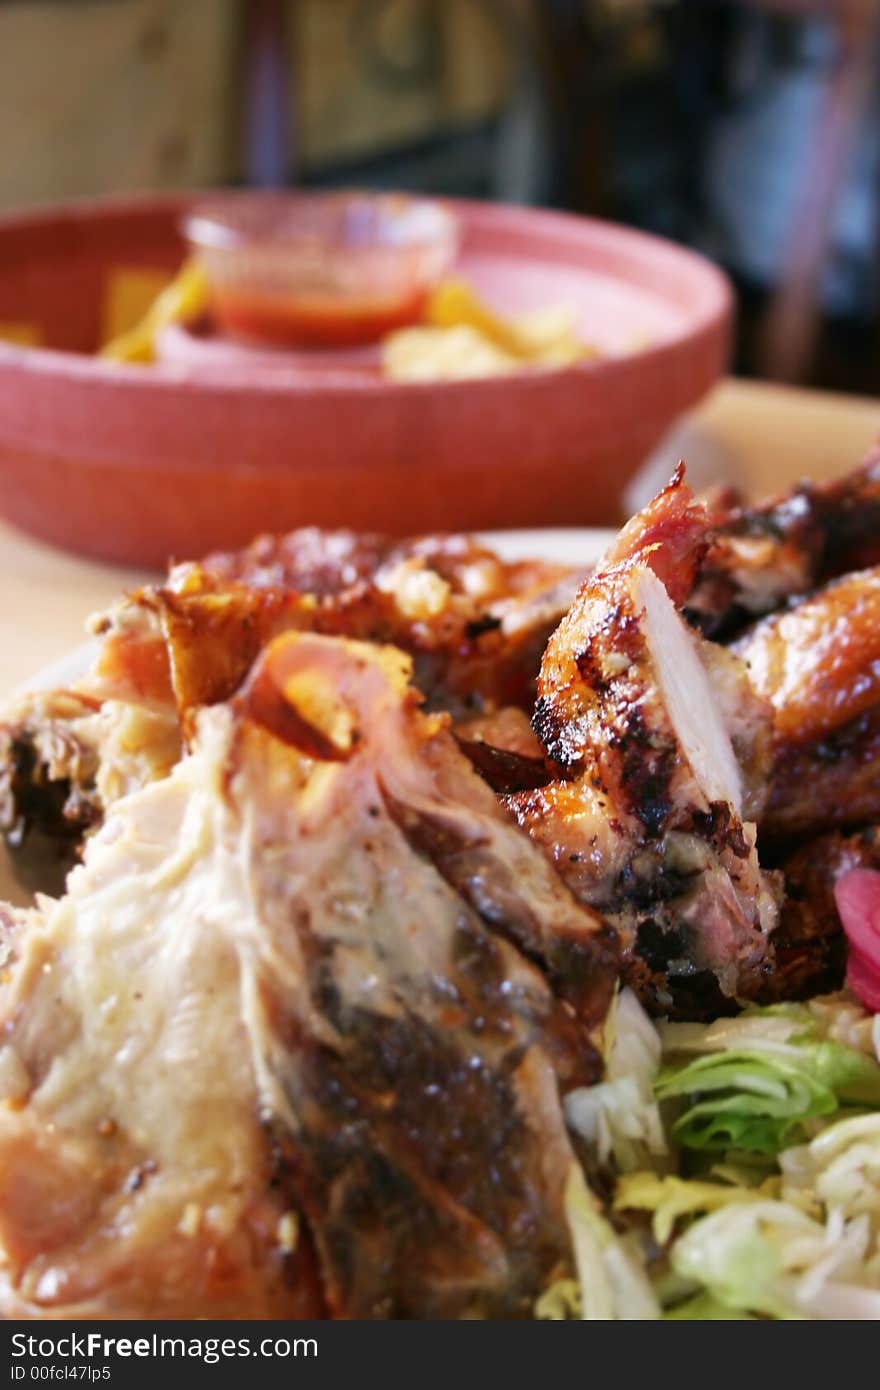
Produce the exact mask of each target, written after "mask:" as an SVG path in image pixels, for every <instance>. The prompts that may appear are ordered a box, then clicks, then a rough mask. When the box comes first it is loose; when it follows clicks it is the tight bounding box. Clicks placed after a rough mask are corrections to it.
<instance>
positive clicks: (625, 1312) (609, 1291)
mask: <svg viewBox="0 0 880 1390" xmlns="http://www.w3.org/2000/svg"><path fill="white" fill-rule="evenodd" d="M565 1214H566V1218H567V1220H568V1226H569V1231H570V1232H571V1243H572V1248H573V1250H574V1258H575V1266H576V1268H577V1275H578V1284H579V1286H580V1308H581V1317H582V1318H583V1319H584V1320H585V1321H588V1322H596V1321H603V1322H604V1321H609V1320H621V1321H632V1320H644V1319H656V1318H659V1317H660V1305H659V1303H658V1302H657V1299H656V1296H655V1294H654V1292H653V1289H652V1288H651V1283H650V1280H649V1279H648V1276H647V1274H646V1272H645V1267H644V1263H643V1261H642V1259H641V1257H640V1255H639V1253H638V1251H637V1249H636V1248H635V1246H634V1245H632V1244H628V1243H626V1242H625V1241H624V1240H622V1239H621V1238H620V1237H619V1236H618V1235H617V1232H616V1231H615V1230H614V1227H613V1226H612V1225H611V1223H610V1222H609V1221H607V1220H606V1219H605V1217H604V1216H603V1215H602V1208H601V1205H600V1203H599V1201H598V1199H597V1198H596V1197H595V1196H594V1195H593V1193H592V1192H591V1191H590V1189H589V1187H588V1186H587V1183H586V1179H585V1178H584V1175H583V1172H582V1171H581V1168H580V1166H579V1165H578V1164H572V1167H571V1170H570V1172H569V1175H568V1181H567V1183H566V1188H565Z"/></svg>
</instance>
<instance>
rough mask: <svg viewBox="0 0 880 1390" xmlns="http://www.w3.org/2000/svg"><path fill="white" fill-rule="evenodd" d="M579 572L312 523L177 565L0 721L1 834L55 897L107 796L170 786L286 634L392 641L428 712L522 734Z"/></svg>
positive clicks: (106, 620) (103, 623) (477, 549)
mask: <svg viewBox="0 0 880 1390" xmlns="http://www.w3.org/2000/svg"><path fill="white" fill-rule="evenodd" d="M581 573H582V572H578V573H577V574H574V573H573V572H572V571H571V570H570V569H568V568H566V567H565V566H559V565H548V564H543V563H541V562H538V561H535V562H519V563H511V564H509V563H505V562H503V561H501V560H500V559H499V558H498V557H497V556H496V555H495V554H494V553H493V552H492V551H491V550H489V549H487V548H486V547H485V546H481V545H479V544H478V543H477V542H476V541H474V540H472V539H470V538H468V537H464V536H450V537H425V538H422V539H418V540H414V541H408V542H400V541H390V540H387V539H386V538H384V537H381V536H357V535H354V534H353V533H351V532H346V531H339V532H332V531H318V530H315V529H313V528H312V529H306V530H303V531H295V532H293V533H291V534H290V535H289V536H286V537H283V538H280V539H277V540H273V539H270V538H268V537H265V538H263V539H261V540H259V541H257V542H255V543H254V545H253V546H251V547H250V548H249V549H248V550H246V551H243V552H240V553H233V554H227V555H214V556H210V557H208V559H207V560H206V561H205V562H204V563H203V564H201V565H195V564H187V565H180V566H178V567H177V568H176V569H174V570H173V571H172V573H171V575H170V577H169V580H168V583H167V584H166V585H163V586H157V587H153V588H146V589H143V590H141V591H139V592H137V593H135V594H133V595H131V596H130V597H128V598H126V599H124V600H123V601H122V602H121V603H119V604H118V605H117V606H116V607H115V608H114V609H112V610H111V611H110V612H109V613H107V614H104V615H101V616H100V617H98V618H96V619H95V620H93V623H92V628H93V631H94V633H95V634H96V636H97V637H98V639H99V642H100V646H99V650H98V654H97V657H96V659H95V662H94V664H93V666H92V668H91V670H90V671H89V672H88V674H87V675H86V676H85V678H84V679H83V680H82V681H81V682H80V684H79V685H78V686H77V689H76V690H75V691H70V692H59V693H57V694H55V695H52V696H46V695H45V694H43V693H40V694H36V695H33V696H27V697H23V698H22V699H20V700H18V701H17V702H15V704H14V705H12V706H11V707H10V708H9V709H8V710H7V711H6V712H5V714H4V716H3V719H2V721H0V832H2V833H3V834H4V835H5V838H6V841H7V844H8V845H9V847H10V849H11V850H12V851H13V854H14V856H15V860H16V864H17V867H18V872H19V874H20V876H21V877H22V878H24V879H26V880H27V882H28V883H29V885H31V886H33V887H35V888H40V889H42V890H44V891H51V892H58V891H60V889H61V887H62V885H63V881H64V876H65V874H66V873H67V871H68V869H69V868H70V867H71V865H72V863H74V862H75V861H76V857H77V855H78V853H79V851H80V849H81V845H82V839H83V836H84V834H85V833H86V832H87V831H88V830H89V829H91V828H92V827H93V826H94V825H96V824H97V823H99V822H100V819H101V817H102V815H103V813H104V810H105V809H106V807H107V806H109V804H110V802H111V800H112V799H114V798H115V796H117V795H119V794H120V793H121V792H122V791H123V790H125V791H127V790H132V789H133V788H134V787H135V786H137V785H144V784H145V783H146V782H147V781H150V780H152V778H153V777H154V776H164V775H165V774H166V773H167V771H168V770H169V768H170V767H171V766H173V764H174V762H175V761H176V760H177V758H178V757H179V756H180V752H181V747H182V739H183V738H184V737H185V736H186V733H187V724H188V717H189V714H190V712H191V711H194V710H196V709H199V708H201V707H202V706H203V705H206V704H215V703H219V702H222V701H224V700H226V699H228V698H229V697H230V696H231V695H232V694H233V693H234V692H235V691H236V690H237V688H238V687H239V685H240V684H241V682H242V681H243V680H244V679H245V677H246V675H247V673H248V671H249V670H250V668H251V666H252V664H253V662H254V661H255V660H256V658H257V656H258V654H259V652H260V651H261V650H262V649H263V647H264V646H265V645H266V644H267V643H268V642H269V641H270V640H271V639H272V637H274V636H276V635H278V634H279V633H281V632H285V631H289V630H291V629H295V630H308V631H316V632H321V633H325V634H328V635H334V636H347V637H355V638H359V639H361V640H364V641H371V642H393V643H394V644H395V645H396V646H398V647H400V648H401V649H402V650H404V651H407V652H409V653H411V655H412V656H413V659H414V663H415V679H416V682H417V684H418V685H419V688H420V689H421V690H422V691H423V693H424V694H425V697H426V699H427V700H428V703H429V705H430V707H431V708H435V709H448V710H450V711H452V712H453V713H454V714H455V716H456V717H457V718H458V719H459V720H461V721H464V722H468V721H473V720H474V719H483V720H493V719H497V718H498V716H499V714H500V718H501V724H500V725H497V724H496V728H499V729H500V728H501V726H502V725H505V721H506V724H507V725H508V726H510V725H512V724H513V723H514V722H515V721H516V716H517V713H519V716H520V720H521V722H523V723H525V724H527V722H528V714H527V713H525V711H528V712H530V711H531V706H532V703H533V699H534V681H535V676H536V674H537V670H538V665H539V663H540V658H541V652H542V651H543V648H544V644H545V642H546V639H547V637H548V636H549V633H550V632H551V631H552V629H553V627H554V625H555V623H556V622H558V620H559V618H560V617H561V616H562V614H563V613H564V611H565V609H566V607H567V605H568V603H569V601H570V599H571V597H572V595H573V593H574V590H575V588H576V587H577V581H578V579H579V577H580V575H581ZM464 737H465V740H466V742H467V743H468V744H471V743H473V742H474V741H475V740H477V739H478V740H479V742H480V743H481V744H482V743H484V742H485V739H484V737H483V736H482V735H480V734H473V733H467V732H466V733H465V735H464ZM521 737H522V736H521Z"/></svg>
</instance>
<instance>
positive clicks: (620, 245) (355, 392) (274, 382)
mask: <svg viewBox="0 0 880 1390" xmlns="http://www.w3.org/2000/svg"><path fill="white" fill-rule="evenodd" d="M291 191H293V192H295V191H296V190H291ZM303 192H304V193H308V192H309V190H303ZM221 194H222V196H224V197H225V196H233V197H234V196H235V195H236V194H235V190H232V191H230V190H212V189H202V190H189V191H186V192H179V191H178V192H174V193H163V194H154V193H151V194H137V195H127V196H119V195H113V196H112V197H100V198H87V199H77V200H74V201H66V202H63V203H53V204H42V205H39V206H37V207H29V208H24V209H18V210H17V211H15V212H11V213H10V212H6V213H3V214H0V234H2V232H3V231H4V230H6V229H8V228H9V229H11V228H15V227H19V226H21V227H25V228H26V227H28V226H32V225H33V224H34V223H38V222H45V223H49V224H51V223H53V222H56V221H58V220H59V219H65V218H67V219H70V220H71V221H74V222H75V221H78V220H80V219H81V220H83V221H85V220H89V219H91V218H93V217H94V216H95V215H96V214H100V213H102V212H106V213H109V214H113V213H115V214H117V215H119V216H124V215H125V214H127V213H128V214H132V215H137V214H138V213H141V214H149V213H155V214H160V213H162V212H164V211H167V212H169V213H172V212H176V213H178V214H179V215H180V216H183V215H184V214H185V213H186V212H187V210H188V209H189V208H191V207H192V206H193V205H194V204H195V202H196V201H209V200H210V199H211V198H212V197H213V196H215V195H217V196H220V195H221ZM240 196H242V197H244V196H247V197H252V196H253V190H251V189H247V190H241V194H240ZM442 201H443V203H444V204H445V206H447V207H448V208H450V209H451V210H452V211H453V212H456V213H458V214H459V216H460V217H461V219H462V231H463V235H464V236H466V235H467V232H468V227H469V226H475V227H478V226H480V224H481V223H482V225H483V226H488V227H489V228H491V227H492V226H493V225H494V226H496V227H500V228H501V229H502V230H503V229H504V228H505V227H506V226H508V225H509V224H510V223H512V222H513V223H522V222H523V221H524V220H526V219H528V222H529V224H530V228H531V229H533V230H534V231H535V233H537V234H541V233H543V234H545V235H549V236H550V237H553V236H555V237H556V238H557V239H558V240H559V241H561V242H563V243H564V242H565V241H566V239H567V240H568V241H569V243H571V242H576V241H577V239H578V236H579V234H581V235H583V234H588V235H589V236H590V237H591V239H592V245H593V246H597V245H598V246H603V247H605V248H608V249H609V250H614V251H615V252H617V253H620V252H621V251H624V252H628V253H629V254H630V255H631V256H632V257H633V258H634V260H635V261H638V260H640V259H641V260H646V259H649V258H650V259H651V260H653V261H654V262H656V260H657V258H658V257H660V258H661V259H665V260H666V261H667V263H668V264H669V266H670V267H674V268H676V269H677V270H678V271H679V272H682V271H684V272H685V274H686V276H687V277H689V278H690V280H691V283H692V285H693V286H694V288H695V289H699V290H700V292H701V297H702V299H703V301H704V302H703V303H702V305H701V307H700V309H699V310H697V311H695V312H694V314H693V316H692V318H691V319H690V320H689V322H688V324H686V325H685V326H683V327H682V328H681V329H680V330H679V331H678V332H674V333H672V334H671V335H669V336H665V337H663V338H662V339H661V340H660V341H659V342H657V343H651V344H649V345H647V346H646V347H644V348H641V349H639V350H637V351H635V352H632V353H629V354H627V355H626V356H610V357H603V358H599V359H598V360H593V361H587V362H583V363H574V364H572V365H570V366H565V367H547V368H538V369H533V370H529V371H526V372H520V373H517V374H515V375H513V376H507V377H482V378H480V377H477V378H472V379H467V380H464V381H450V382H445V381H444V382H433V381H424V382H423V381H414V382H413V381H388V380H387V379H386V378H383V377H381V376H369V375H367V374H366V373H365V374H364V375H363V376H357V375H355V374H354V373H352V372H350V371H348V372H344V371H338V372H334V371H333V370H332V369H327V370H326V371H324V370H322V371H320V372H319V371H309V372H296V370H295V369H292V368H291V367H290V366H286V367H281V366H279V368H278V370H277V372H273V371H271V370H266V371H265V372H264V371H262V370H261V371H260V372H259V373H255V374H254V375H253V376H252V377H251V376H248V377H247V378H244V377H242V376H241V375H240V374H239V373H238V372H237V371H236V370H235V369H230V372H229V375H227V374H226V373H225V372H223V371H222V370H221V369H219V368H218V369H216V370H212V371H211V373H210V375H207V374H206V375H205V376H201V375H197V374H194V373H192V372H189V371H187V370H186V369H184V368H181V367H178V366H173V365H170V364H168V363H152V364H139V363H123V362H111V361H108V360H106V359H103V358H100V357H96V356H89V355H87V354H81V353H76V352H67V351H62V350H60V349H58V348H42V347H27V346H23V345H21V344H17V343H3V342H0V368H12V369H15V368H19V369H26V370H27V372H28V375H29V376H30V377H31V379H33V377H34V376H35V375H37V374H38V373H45V374H47V375H50V376H58V375H61V376H63V377H64V378H65V379H67V380H71V379H75V380H78V381H79V382H80V383H81V384H82V385H83V386H87V385H88V386H92V387H94V388H95V389H98V388H100V387H106V386H113V387H119V386H120V385H121V384H125V385H126V386H127V387H129V388H131V390H132V391H133V392H140V391H147V392H149V391H156V390H161V389H163V388H166V387H173V388H174V390H175V391H177V392H180V391H184V392H185V393H187V394H202V393H207V394H213V393H215V392H217V391H222V392H223V393H224V394H226V395H231V396H241V397H243V398H251V399H252V398H254V397H261V396H272V397H275V396H279V397H280V396H287V397H295V396H296V397H299V396H310V397H312V396H315V395H322V394H328V395H335V396H337V397H338V396H340V395H344V396H349V397H352V398H355V397H361V396H367V397H375V396H377V395H381V396H382V397H383V398H384V399H386V400H388V399H392V398H397V397H400V398H404V397H405V398H407V399H412V398H413V397H417V396H418V395H420V394H421V395H437V394H438V393H441V392H442V393H453V392H454V393H455V394H456V395H458V394H459V393H462V392H466V393H467V394H468V395H469V396H472V397H473V398H475V399H476V398H479V396H480V395H486V396H493V395H497V393H498V391H499V387H500V388H501V389H509V388H510V387H511V385H514V386H515V389H516V390H517V391H522V390H528V389H530V387H534V386H535V385H537V384H538V383H541V384H542V385H545V386H546V384H547V383H548V382H549V381H557V380H558V381H559V382H560V384H562V383H565V382H572V381H578V380H580V381H584V382H585V381H587V380H591V381H596V380H601V379H602V378H603V377H609V376H615V377H617V378H620V377H622V376H624V375H634V376H635V375H637V374H638V373H639V372H641V371H642V370H644V369H650V368H651V367H653V366H655V365H656V364H657V363H659V362H660V361H661V360H662V359H663V358H664V357H669V356H675V355H676V354H677V353H679V352H682V351H683V350H686V349H689V348H692V346H693V344H694V342H695V341H697V340H699V339H700V338H701V337H702V336H704V335H706V334H713V333H715V332H717V331H719V330H722V331H725V330H726V329H727V327H728V325H729V323H730V322H731V321H732V316H733V311H734V296H733V289H732V286H731V283H730V281H729V279H728V277H727V276H726V275H725V273H724V272H723V271H722V270H721V269H720V268H719V267H718V266H716V265H714V264H713V263H712V262H711V261H710V260H708V258H706V257H705V256H702V255H700V254H699V253H698V252H696V251H692V250H690V249H689V248H687V247H683V246H679V245H678V244H677V243H675V242H672V241H669V240H667V239H666V238H664V237H659V236H655V235H653V234H652V233H649V232H642V231H637V230H635V229H633V228H631V227H626V226H623V225H621V224H619V223H616V222H609V221H605V220H603V219H600V218H595V217H585V216H581V215H580V214H575V213H569V212H559V211H557V210H555V209H548V208H533V207H523V206H520V205H518V204H507V203H490V202H484V201H480V200H477V199H467V198H446V199H443V200H442Z"/></svg>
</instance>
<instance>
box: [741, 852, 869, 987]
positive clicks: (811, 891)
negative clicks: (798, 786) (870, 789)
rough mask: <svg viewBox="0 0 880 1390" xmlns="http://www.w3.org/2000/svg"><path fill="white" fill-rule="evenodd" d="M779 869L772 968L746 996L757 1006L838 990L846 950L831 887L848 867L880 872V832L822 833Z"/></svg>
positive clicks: (841, 982) (843, 974) (841, 979)
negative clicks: (781, 895) (781, 889)
mask: <svg viewBox="0 0 880 1390" xmlns="http://www.w3.org/2000/svg"><path fill="white" fill-rule="evenodd" d="M781 867H782V870H783V872H784V874H785V901H784V902H783V905H782V911H781V914H780V919H779V926H778V927H777V929H776V931H775V933H774V936H773V943H774V947H775V954H776V961H775V968H774V970H773V972H772V974H770V975H768V977H767V978H766V980H763V981H761V982H760V984H759V988H758V989H757V990H756V991H755V993H754V994H753V995H752V996H751V998H752V1000H753V1002H757V1003H760V1004H776V1003H779V1002H780V1001H782V1000H785V999H810V998H812V997H813V996H814V995H816V994H827V993H829V992H831V991H832V990H836V989H840V988H841V986H842V985H843V982H844V976H845V974H846V956H847V949H846V937H845V936H844V933H843V928H842V926H841V922H840V916H839V914H838V911H837V907H836V905H835V902H834V885H835V883H836V882H837V879H838V878H839V877H840V876H841V874H844V873H847V872H848V871H849V870H850V869H880V830H878V829H877V827H875V826H872V827H870V828H869V829H866V830H861V831H859V832H858V833H857V834H854V835H841V834H840V833H838V832H835V833H832V834H830V835H821V836H819V838H818V839H815V840H811V841H810V842H809V843H808V844H806V845H802V846H801V848H800V849H798V850H796V851H795V852H794V854H792V855H790V856H789V857H788V858H786V859H784V860H783V861H782V864H781Z"/></svg>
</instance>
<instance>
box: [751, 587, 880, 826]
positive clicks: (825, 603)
mask: <svg viewBox="0 0 880 1390" xmlns="http://www.w3.org/2000/svg"><path fill="white" fill-rule="evenodd" d="M733 650H734V651H735V652H736V653H737V654H738V655H739V656H740V657H741V658H742V659H743V660H744V661H745V662H746V665H747V667H748V671H749V679H750V682H751V684H752V687H753V689H754V690H755V691H756V693H757V694H758V695H759V696H760V697H761V698H763V699H767V700H769V701H770V703H771V705H772V707H773V716H774V750H773V768H772V778H771V784H770V791H769V798H768V802H767V806H766V808H765V810H764V812H763V814H762V816H761V819H760V828H761V835H762V842H763V841H765V840H766V841H770V840H784V839H791V838H793V837H795V836H803V835H815V834H819V833H820V832H821V831H822V830H826V829H828V828H829V827H833V826H846V825H859V824H865V823H866V822H871V821H874V820H875V819H877V818H878V816H880V763H878V747H880V569H870V570H862V571H857V572H856V573H854V574H850V575H845V576H844V577H843V578H841V579H837V580H834V581H832V582H831V583H829V584H827V585H826V586H825V587H824V588H822V589H820V590H819V591H818V592H816V593H814V594H812V595H810V597H808V598H805V599H803V600H802V601H801V602H800V603H798V604H797V605H796V606H795V607H793V608H791V609H789V610H787V611H785V612H782V613H777V614H773V615H772V616H770V617H768V618H764V619H763V620H762V621H761V622H759V623H757V624H756V625H755V626H754V627H753V628H752V629H751V630H750V631H749V632H747V633H746V634H745V635H744V636H743V637H742V638H740V639H739V641H738V642H737V643H736V644H735V646H734V648H733Z"/></svg>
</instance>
